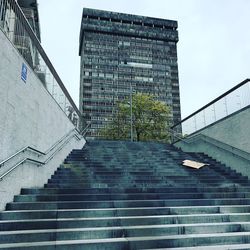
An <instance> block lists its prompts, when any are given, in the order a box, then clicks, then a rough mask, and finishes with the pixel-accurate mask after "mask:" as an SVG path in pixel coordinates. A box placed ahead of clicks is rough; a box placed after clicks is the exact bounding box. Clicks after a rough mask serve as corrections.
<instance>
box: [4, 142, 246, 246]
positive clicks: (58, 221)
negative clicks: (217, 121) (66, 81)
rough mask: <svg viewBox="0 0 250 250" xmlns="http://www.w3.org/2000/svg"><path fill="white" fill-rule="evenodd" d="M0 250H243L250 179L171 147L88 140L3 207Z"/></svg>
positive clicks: (213, 161) (214, 162)
mask: <svg viewBox="0 0 250 250" xmlns="http://www.w3.org/2000/svg"><path fill="white" fill-rule="evenodd" d="M185 159H189V160H197V161H202V162H205V163H208V164H210V165H209V166H205V167H203V168H201V169H199V170H196V169H191V168H187V167H184V166H182V165H181V163H182V161H183V160H185ZM0 249H117V250H120V249H175V250H177V249H196V250H197V249H201V250H202V249H250V182H249V180H248V179H247V177H244V176H242V175H241V174H239V173H237V172H236V171H234V170H232V169H230V168H228V167H227V166H225V165H223V164H220V163H218V162H216V161H215V160H213V159H211V158H209V157H208V156H206V155H204V154H196V153H189V154H187V153H184V152H182V151H180V150H177V149H176V148H174V147H173V146H171V145H167V144H160V143H142V142H141V143H140V142H138V143H135V142H122V141H90V142H88V143H87V144H86V146H85V147H84V148H83V149H82V150H73V151H72V152H71V153H70V155H69V156H68V157H67V158H66V159H65V162H64V164H62V165H61V166H60V167H59V168H58V169H57V170H56V171H55V173H54V175H53V176H52V177H51V179H49V180H48V183H47V184H45V186H44V188H29V189H27V188H23V189H22V190H21V194H20V195H17V196H15V198H14V201H13V202H11V203H9V204H7V206H6V211H3V212H1V213H0Z"/></svg>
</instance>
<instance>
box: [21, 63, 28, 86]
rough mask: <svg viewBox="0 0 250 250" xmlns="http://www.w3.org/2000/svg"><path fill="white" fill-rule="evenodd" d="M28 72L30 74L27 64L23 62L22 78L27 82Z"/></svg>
mask: <svg viewBox="0 0 250 250" xmlns="http://www.w3.org/2000/svg"><path fill="white" fill-rule="evenodd" d="M27 74H28V68H27V66H26V65H25V64H24V63H23V64H22V72H21V79H22V80H23V81H24V82H25V83H26V81H27Z"/></svg>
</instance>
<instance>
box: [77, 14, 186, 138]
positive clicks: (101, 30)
mask: <svg viewBox="0 0 250 250" xmlns="http://www.w3.org/2000/svg"><path fill="white" fill-rule="evenodd" d="M177 42H178V32H177V22H176V21H171V20H165V19H157V18H149V17H143V16H136V15H129V14H122V13H115V12H108V11H101V10H94V9H83V17H82V24H81V34H80V50H79V54H80V56H81V79H80V105H79V106H80V110H81V112H82V114H83V117H82V118H83V125H85V124H86V123H87V122H91V130H90V131H91V135H90V136H93V137H97V136H98V135H99V133H98V131H99V129H100V128H103V127H104V126H105V124H106V123H107V121H108V120H109V119H110V118H112V112H113V108H114V105H115V103H116V101H117V100H122V99H125V98H126V97H128V96H129V95H130V85H131V86H132V89H133V90H134V91H137V92H143V93H150V94H154V95H155V96H156V97H157V99H158V100H160V101H163V102H165V103H166V104H168V105H169V106H170V107H171V109H172V117H171V119H172V122H173V123H176V122H178V121H179V120H180V119H181V114H180V97H179V81H178V66H177V50H176V43H177Z"/></svg>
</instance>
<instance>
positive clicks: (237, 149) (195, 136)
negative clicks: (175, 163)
mask: <svg viewBox="0 0 250 250" xmlns="http://www.w3.org/2000/svg"><path fill="white" fill-rule="evenodd" d="M199 137H200V139H203V140H204V141H205V140H206V139H207V140H210V141H205V142H206V143H210V144H213V145H215V146H216V147H218V148H221V149H223V150H225V151H227V152H230V153H232V154H234V155H236V156H238V157H240V158H242V159H244V160H247V161H250V153H249V152H247V151H244V150H242V149H239V148H237V147H234V146H231V145H229V144H227V143H225V142H222V141H219V140H217V139H214V138H212V137H210V136H207V135H204V134H198V135H193V136H191V137H187V138H185V139H183V138H178V137H177V136H176V138H178V139H179V140H180V141H182V142H184V143H187V144H191V143H192V142H191V141H187V140H192V139H196V138H197V139H199ZM202 137H203V138H202ZM212 141H213V142H212ZM175 143H176V142H175ZM216 144H217V145H216ZM218 144H220V146H218ZM229 148H230V149H229ZM235 151H238V153H236V152H235ZM239 152H240V154H242V155H240V154H239ZM243 155H247V156H249V158H248V157H246V156H243Z"/></svg>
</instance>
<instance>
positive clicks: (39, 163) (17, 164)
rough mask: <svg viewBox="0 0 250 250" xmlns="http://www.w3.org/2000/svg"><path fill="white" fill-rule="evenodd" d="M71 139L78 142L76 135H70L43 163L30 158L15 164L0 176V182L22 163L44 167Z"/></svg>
mask: <svg viewBox="0 0 250 250" xmlns="http://www.w3.org/2000/svg"><path fill="white" fill-rule="evenodd" d="M72 137H76V138H77V139H78V140H80V138H79V137H78V136H77V134H73V135H71V136H70V137H69V138H68V140H66V141H65V142H64V143H63V144H62V145H61V147H59V148H58V149H57V150H56V151H55V152H54V153H53V154H52V155H51V156H49V157H48V159H47V160H45V161H43V162H42V161H38V160H35V159H31V158H25V159H22V160H21V161H20V162H18V163H16V164H15V165H14V166H13V167H11V168H10V169H9V170H8V171H6V172H5V173H4V174H2V175H1V176H0V181H1V180H2V179H3V178H4V177H5V176H7V175H8V174H10V173H11V172H12V171H13V170H15V169H16V168H17V167H18V166H20V165H21V164H23V163H24V162H26V161H30V162H33V163H36V164H38V165H45V164H47V163H48V162H49V161H50V160H51V159H52V158H53V157H54V156H55V154H57V153H58V152H59V151H60V150H61V149H62V148H63V147H64V145H65V144H67V143H68V142H69V140H71V138H72Z"/></svg>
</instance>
